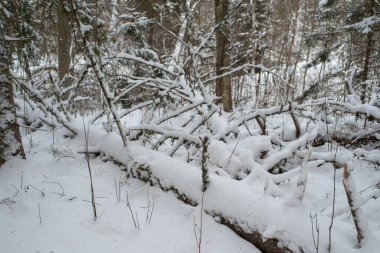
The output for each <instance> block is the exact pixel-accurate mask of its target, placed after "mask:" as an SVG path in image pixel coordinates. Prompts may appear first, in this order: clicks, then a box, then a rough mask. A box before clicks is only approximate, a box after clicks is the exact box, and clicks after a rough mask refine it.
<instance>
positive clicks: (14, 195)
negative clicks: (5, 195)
mask: <svg viewBox="0 0 380 253" xmlns="http://www.w3.org/2000/svg"><path fill="white" fill-rule="evenodd" d="M11 185H12V186H13V188H15V190H16V193H15V194H13V197H16V196H17V195H18V193H19V191H18V189H17V187H16V186H15V185H14V184H11Z"/></svg>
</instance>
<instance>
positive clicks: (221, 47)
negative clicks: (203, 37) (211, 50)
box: [215, 0, 232, 112]
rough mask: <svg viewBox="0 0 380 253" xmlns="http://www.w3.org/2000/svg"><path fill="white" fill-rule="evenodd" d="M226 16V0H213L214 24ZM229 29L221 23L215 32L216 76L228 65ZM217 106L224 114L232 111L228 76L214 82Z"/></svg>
mask: <svg viewBox="0 0 380 253" xmlns="http://www.w3.org/2000/svg"><path fill="white" fill-rule="evenodd" d="M227 15H228V0H215V24H216V25H217V24H219V23H220V22H223V20H224V18H225V17H226V16H227ZM228 35H229V29H228V23H227V22H223V24H221V25H220V27H219V29H218V30H217V31H216V66H215V67H216V75H218V76H220V75H222V74H223V73H224V72H225V68H227V67H228V66H229V65H230V56H229V54H228V49H229V40H228ZM215 93H216V96H217V97H219V99H217V100H216V103H217V104H222V105H223V109H224V111H226V112H230V111H232V94H231V93H232V91H231V79H230V77H229V76H224V77H221V78H219V79H217V80H216V87H215Z"/></svg>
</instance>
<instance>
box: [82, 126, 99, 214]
mask: <svg viewBox="0 0 380 253" xmlns="http://www.w3.org/2000/svg"><path fill="white" fill-rule="evenodd" d="M82 120H83V129H84V139H85V142H86V143H85V150H86V161H87V168H88V173H89V174H90V186H91V204H92V210H93V213H94V220H95V221H96V219H97V214H96V203H95V193H94V186H93V184H92V173H91V166H90V155H89V153H88V139H89V134H90V127H87V130H86V125H85V123H84V119H82Z"/></svg>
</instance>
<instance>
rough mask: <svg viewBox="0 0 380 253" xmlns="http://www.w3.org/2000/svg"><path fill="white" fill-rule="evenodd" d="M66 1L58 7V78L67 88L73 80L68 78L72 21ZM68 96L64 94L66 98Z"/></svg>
mask: <svg viewBox="0 0 380 253" xmlns="http://www.w3.org/2000/svg"><path fill="white" fill-rule="evenodd" d="M64 4H65V1H61V2H60V3H59V4H58V6H57V36H58V43H57V51H58V52H57V54H58V76H59V80H62V79H64V78H65V80H63V82H62V84H63V86H64V87H67V86H69V85H70V84H71V78H69V77H68V76H66V75H67V74H68V73H69V71H70V64H71V47H72V36H71V27H70V20H69V17H68V15H67V12H65V10H64ZM65 76H66V77H65ZM65 97H67V94H64V98H63V99H65Z"/></svg>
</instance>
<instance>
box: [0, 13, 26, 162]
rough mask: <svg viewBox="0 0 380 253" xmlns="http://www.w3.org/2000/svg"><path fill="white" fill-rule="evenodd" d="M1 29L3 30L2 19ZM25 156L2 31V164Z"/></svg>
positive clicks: (0, 92) (0, 123)
mask: <svg viewBox="0 0 380 253" xmlns="http://www.w3.org/2000/svg"><path fill="white" fill-rule="evenodd" d="M0 30H1V31H3V27H2V23H1V20H0ZM16 155H20V156H21V157H22V158H25V154H24V149H23V146H22V142H21V135H20V130H19V126H18V124H17V122H16V112H15V105H14V101H13V86H12V82H11V80H10V79H9V66H8V55H7V50H6V41H5V38H4V34H3V32H0V166H1V165H3V163H4V162H6V161H7V160H8V158H9V157H10V156H16Z"/></svg>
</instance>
